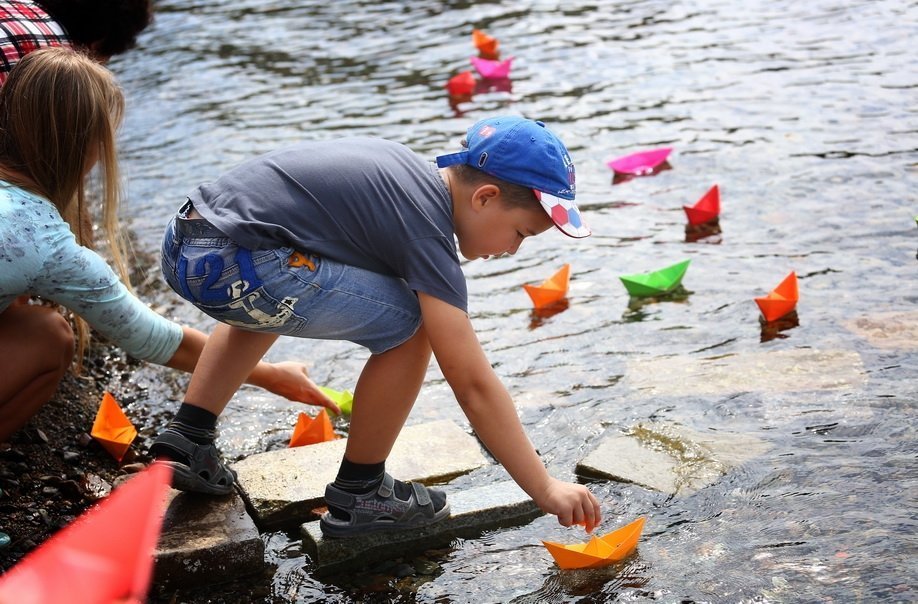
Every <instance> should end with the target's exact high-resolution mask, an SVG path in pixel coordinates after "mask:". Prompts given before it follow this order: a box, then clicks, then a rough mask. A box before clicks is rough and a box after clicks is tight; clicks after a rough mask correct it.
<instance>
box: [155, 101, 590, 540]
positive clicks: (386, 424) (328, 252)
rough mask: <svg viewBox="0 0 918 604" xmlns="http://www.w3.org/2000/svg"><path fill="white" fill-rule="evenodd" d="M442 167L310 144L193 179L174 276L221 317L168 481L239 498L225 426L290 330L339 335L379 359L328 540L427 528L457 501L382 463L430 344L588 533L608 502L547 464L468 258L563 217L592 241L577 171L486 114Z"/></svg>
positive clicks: (354, 431) (368, 372)
mask: <svg viewBox="0 0 918 604" xmlns="http://www.w3.org/2000/svg"><path fill="white" fill-rule="evenodd" d="M464 144H466V145H467V148H466V149H464V150H463V151H460V152H459V153H454V154H451V155H445V156H441V157H439V158H437V166H439V168H440V169H439V170H438V169H437V167H435V166H434V165H433V164H431V163H429V162H428V161H425V160H423V159H422V158H420V157H419V156H417V155H416V154H415V153H413V152H412V151H410V150H409V149H407V148H406V147H404V146H403V145H400V144H398V143H394V142H391V141H385V140H379V139H368V138H354V139H343V140H333V141H323V142H309V143H303V144H300V145H298V146H295V147H292V148H289V149H283V150H280V151H276V152H273V153H269V154H267V155H264V156H262V157H259V158H255V159H253V160H250V161H248V162H245V163H243V164H242V165H240V166H238V167H236V168H234V169H232V170H230V171H229V172H227V173H226V174H224V175H223V176H221V177H220V178H219V179H218V180H217V181H216V182H215V183H209V184H204V185H201V186H200V187H198V189H196V190H195V191H194V192H193V193H192V194H191V195H190V196H189V202H188V203H186V205H185V206H183V208H182V210H180V212H179V215H178V216H177V217H176V218H174V219H173V221H172V224H170V226H169V228H168V229H167V232H166V237H165V240H164V242H163V272H164V273H165V275H166V279H167V281H168V282H169V284H170V286H171V287H172V288H173V289H174V290H175V291H176V292H178V293H180V294H181V295H182V296H183V297H185V298H186V299H188V300H189V301H191V302H193V303H194V304H195V305H196V306H198V307H199V308H200V309H201V310H203V311H204V312H206V313H207V314H209V315H210V316H212V317H214V318H215V319H217V320H218V321H220V323H219V324H218V326H217V327H216V329H215V330H214V333H213V335H211V337H210V339H209V340H208V343H207V346H206V348H205V350H204V352H203V353H202V355H201V359H200V361H199V362H198V365H197V368H196V369H195V372H194V374H193V375H192V378H191V382H190V384H189V386H188V391H187V392H186V395H185V402H184V403H183V404H182V406H181V408H180V409H179V411H178V413H177V415H176V417H175V418H174V419H173V421H172V422H171V423H170V425H169V427H168V428H167V429H166V430H164V431H163V433H162V434H161V435H160V436H159V437H158V438H157V440H156V441H155V443H154V445H153V447H152V449H151V452H152V453H153V454H154V455H156V456H162V457H168V458H169V459H171V460H172V461H171V465H172V466H173V468H174V477H173V481H174V486H176V488H180V489H183V490H189V491H198V492H205V493H212V494H222V493H228V492H229V491H230V490H231V489H232V486H233V481H234V476H233V474H232V472H231V470H229V469H228V468H227V467H226V465H225V464H224V462H223V461H222V460H221V459H220V457H219V454H218V453H217V451H216V449H215V448H214V444H213V440H214V428H215V425H216V421H217V416H218V415H219V414H220V413H221V412H222V411H223V409H224V407H225V406H226V404H227V402H228V401H229V399H230V398H231V397H232V395H233V393H234V392H235V391H236V389H237V388H238V387H239V386H240V385H241V383H242V376H244V375H246V374H247V373H248V371H249V370H250V369H251V367H252V365H253V364H254V363H256V362H257V361H258V360H259V359H260V358H261V357H262V355H264V353H265V352H266V351H267V350H268V348H269V347H270V346H271V344H272V343H273V342H274V341H275V339H276V338H277V336H278V335H279V334H285V335H294V336H300V337H307V338H324V339H345V340H350V341H353V342H356V343H358V344H361V345H363V346H366V347H367V348H368V349H369V350H370V352H371V353H372V354H371V356H370V358H369V360H368V361H367V363H366V365H365V367H364V369H363V371H362V372H361V375H360V378H359V380H358V382H357V386H356V388H355V390H354V406H353V413H352V415H351V423H350V429H349V433H348V439H347V446H346V450H345V454H344V459H343V460H342V462H341V467H340V468H339V471H338V475H337V478H336V479H335V482H334V483H332V484H329V485H328V487H327V488H326V491H325V499H326V503H327V504H328V507H329V512H328V513H326V514H325V515H324V516H323V517H322V519H321V521H320V523H321V528H322V531H323V533H324V534H325V535H327V536H331V537H344V536H348V535H353V534H359V533H366V532H373V531H378V530H386V529H390V528H398V529H401V528H408V527H416V526H423V525H427V524H431V523H433V522H436V521H438V520H441V519H442V518H445V517H446V516H448V515H449V505H448V503H447V502H446V495H445V494H444V493H443V492H442V491H439V490H436V489H427V488H425V487H424V486H423V485H420V484H417V483H405V482H401V481H398V480H395V479H394V478H393V477H391V476H390V475H388V474H387V473H386V472H385V460H386V458H387V457H388V455H389V452H390V450H391V448H392V445H393V444H394V442H395V439H396V437H397V436H398V433H399V431H400V430H401V427H402V425H403V424H404V422H405V419H406V418H407V416H408V413H409V411H410V410H411V407H412V405H413V404H414V401H415V399H416V398H417V395H418V392H419V391H420V388H421V385H422V381H423V379H424V375H425V374H426V371H427V366H428V364H429V362H430V355H431V351H432V352H433V354H434V356H435V357H436V359H437V362H438V363H439V365H440V369H441V370H442V372H443V375H444V377H445V378H446V380H447V382H448V383H449V384H450V387H451V388H452V390H453V392H454V393H455V395H456V399H457V400H458V401H459V404H460V405H461V406H462V409H463V411H464V412H465V414H466V416H467V417H468V419H469V422H470V423H471V425H472V427H473V428H474V429H475V431H476V433H477V434H478V436H479V438H480V439H481V440H482V442H483V443H484V444H485V446H486V447H487V448H488V449H489V450H490V452H491V453H492V454H493V455H494V457H495V458H496V459H497V460H498V461H499V462H500V463H501V464H503V466H504V467H505V468H506V469H507V471H508V472H509V473H510V475H511V476H512V477H513V479H514V480H515V481H516V482H517V483H518V484H519V485H520V487H522V489H523V490H524V491H526V493H528V494H529V496H531V497H532V498H533V500H534V501H535V503H536V504H537V505H538V506H539V507H540V508H541V509H542V510H543V511H545V512H547V513H551V514H555V515H556V516H557V517H558V521H559V522H560V523H561V524H562V525H564V526H571V525H572V524H582V525H584V527H585V528H586V530H587V531H588V532H590V531H592V530H593V527H595V526H596V525H597V524H599V521H600V511H599V504H598V503H597V501H596V498H595V497H594V496H593V495H592V493H590V491H589V490H588V489H587V488H586V487H584V486H582V485H576V484H571V483H565V482H562V481H559V480H557V479H554V478H552V477H550V476H549V475H548V472H547V471H546V469H545V467H544V465H543V464H542V462H541V460H540V459H539V458H538V455H537V454H536V452H535V450H534V449H533V446H532V444H531V443H530V442H529V439H528V438H527V436H526V435H525V433H524V431H523V427H522V425H521V423H520V421H519V418H518V417H517V415H516V410H515V408H514V406H513V402H512V400H511V399H510V396H509V394H508V393H507V391H506V389H505V388H504V387H503V385H502V384H501V383H500V381H499V379H498V378H497V376H496V375H495V373H494V371H493V370H492V368H491V364H490V363H489V362H488V360H487V358H486V357H485V355H484V352H483V351H482V349H481V346H480V344H479V342H478V339H477V337H476V335H475V331H474V329H473V328H472V325H471V322H470V321H469V317H468V315H467V313H466V305H467V294H466V286H465V279H464V277H463V275H462V271H461V268H460V264H459V257H458V255H457V254H456V240H458V246H459V252H460V253H461V254H462V255H463V256H464V257H465V258H467V259H469V260H472V259H475V258H488V257H489V256H499V255H501V254H505V253H507V254H513V253H515V252H516V251H517V250H518V249H519V247H520V244H521V243H522V242H523V240H524V239H525V238H526V237H531V236H534V235H538V234H540V233H542V232H544V231H546V230H548V229H549V228H551V227H552V225H554V226H557V227H558V228H559V229H561V230H562V231H563V232H564V233H566V234H567V235H569V236H572V237H585V236H587V235H589V234H590V231H589V229H588V228H587V227H586V225H584V224H583V222H582V219H581V216H580V213H579V211H578V210H577V207H576V206H575V205H574V202H573V198H574V166H573V163H572V162H571V159H570V156H569V155H568V153H567V150H566V149H565V147H564V145H563V144H562V143H561V141H560V140H559V139H558V138H557V137H555V135H554V134H552V133H551V132H550V131H549V130H548V129H547V128H545V126H544V124H542V123H541V122H534V121H531V120H526V119H522V118H518V117H497V118H490V119H485V120H482V121H480V122H478V123H477V124H475V125H474V126H472V128H471V129H469V131H468V136H467V141H464Z"/></svg>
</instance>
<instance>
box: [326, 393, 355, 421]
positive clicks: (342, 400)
mask: <svg viewBox="0 0 918 604" xmlns="http://www.w3.org/2000/svg"><path fill="white" fill-rule="evenodd" d="M319 390H321V391H322V392H324V393H325V396H327V397H328V398H330V399H331V400H333V401H335V404H336V405H338V408H339V409H341V414H342V415H350V414H351V411H352V410H353V409H354V395H353V394H351V391H350V390H343V391H341V392H339V391H337V390H332V389H331V388H326V387H325V386H319Z"/></svg>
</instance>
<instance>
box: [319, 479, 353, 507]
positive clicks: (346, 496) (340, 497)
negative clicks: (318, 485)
mask: <svg viewBox="0 0 918 604" xmlns="http://www.w3.org/2000/svg"><path fill="white" fill-rule="evenodd" d="M355 502H356V498H355V497H354V496H353V495H351V494H350V493H348V492H347V491H342V490H341V489H339V488H337V487H335V486H333V485H328V487H326V489H325V504H326V505H333V506H335V507H339V508H342V509H345V510H350V509H353V508H354V503H355Z"/></svg>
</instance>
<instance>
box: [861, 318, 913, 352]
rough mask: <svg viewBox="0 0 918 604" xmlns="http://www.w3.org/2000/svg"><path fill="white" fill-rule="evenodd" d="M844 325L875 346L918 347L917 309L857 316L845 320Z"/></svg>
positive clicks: (902, 348)
mask: <svg viewBox="0 0 918 604" xmlns="http://www.w3.org/2000/svg"><path fill="white" fill-rule="evenodd" d="M845 327H847V328H848V329H849V330H851V331H852V332H853V333H855V334H857V335H859V336H860V337H862V338H864V339H865V340H867V341H868V342H870V344H871V346H875V347H876V348H884V349H888V348H894V349H899V350H915V349H918V310H909V311H902V312H884V313H877V314H873V315H870V316H869V317H858V318H855V319H851V320H850V321H847V322H845Z"/></svg>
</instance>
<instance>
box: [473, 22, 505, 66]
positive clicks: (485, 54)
mask: <svg viewBox="0 0 918 604" xmlns="http://www.w3.org/2000/svg"><path fill="white" fill-rule="evenodd" d="M472 44H474V45H475V48H477V49H478V54H480V55H481V57H482V58H483V59H497V57H498V56H500V53H499V52H498V51H497V47H498V46H500V42H498V41H497V38H492V37H491V36H489V35H488V34H486V33H484V32H483V31H481V30H480V29H473V30H472Z"/></svg>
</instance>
